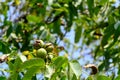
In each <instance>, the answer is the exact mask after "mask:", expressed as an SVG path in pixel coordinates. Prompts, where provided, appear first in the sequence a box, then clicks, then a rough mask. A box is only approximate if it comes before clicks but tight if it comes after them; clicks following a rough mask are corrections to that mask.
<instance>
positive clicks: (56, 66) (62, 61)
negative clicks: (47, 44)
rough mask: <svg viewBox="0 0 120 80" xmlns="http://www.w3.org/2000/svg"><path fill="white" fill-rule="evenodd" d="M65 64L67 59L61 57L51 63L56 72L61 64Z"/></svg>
mask: <svg viewBox="0 0 120 80" xmlns="http://www.w3.org/2000/svg"><path fill="white" fill-rule="evenodd" d="M66 63H68V59H67V58H65V57H62V56H59V57H57V58H56V59H55V60H54V62H53V64H54V66H55V68H56V71H57V70H58V69H60V68H61V67H62V66H63V64H66Z"/></svg>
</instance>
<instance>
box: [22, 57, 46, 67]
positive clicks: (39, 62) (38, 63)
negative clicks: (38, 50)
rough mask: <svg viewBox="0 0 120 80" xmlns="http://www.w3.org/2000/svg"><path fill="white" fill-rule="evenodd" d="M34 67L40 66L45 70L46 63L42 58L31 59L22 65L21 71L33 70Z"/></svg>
mask: <svg viewBox="0 0 120 80" xmlns="http://www.w3.org/2000/svg"><path fill="white" fill-rule="evenodd" d="M33 66H40V67H41V68H44V67H45V62H44V60H43V59H40V58H35V59H30V60H28V61H25V62H24V63H23V64H21V69H26V68H31V67H33Z"/></svg>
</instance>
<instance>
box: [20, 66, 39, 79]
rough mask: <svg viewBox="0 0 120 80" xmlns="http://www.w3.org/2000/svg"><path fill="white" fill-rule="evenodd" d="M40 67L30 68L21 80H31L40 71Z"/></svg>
mask: <svg viewBox="0 0 120 80" xmlns="http://www.w3.org/2000/svg"><path fill="white" fill-rule="evenodd" d="M40 68H41V67H40V66H32V67H31V68H29V69H28V70H27V72H26V73H25V75H24V77H23V79H22V80H31V78H32V77H33V76H34V75H35V74H36V73H37V72H38V71H40Z"/></svg>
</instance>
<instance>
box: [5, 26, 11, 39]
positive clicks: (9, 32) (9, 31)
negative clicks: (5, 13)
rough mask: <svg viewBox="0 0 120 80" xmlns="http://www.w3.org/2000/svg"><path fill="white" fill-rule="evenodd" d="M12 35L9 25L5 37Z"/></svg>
mask: <svg viewBox="0 0 120 80" xmlns="http://www.w3.org/2000/svg"><path fill="white" fill-rule="evenodd" d="M11 33H12V26H11V25H10V26H9V28H8V29H7V33H6V35H7V37H8V36H9V35H10V34H11Z"/></svg>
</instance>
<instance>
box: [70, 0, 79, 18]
mask: <svg viewBox="0 0 120 80" xmlns="http://www.w3.org/2000/svg"><path fill="white" fill-rule="evenodd" d="M69 9H70V11H71V12H72V13H73V15H74V16H78V13H77V9H76V7H75V6H74V5H73V4H72V2H70V3H69Z"/></svg>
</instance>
